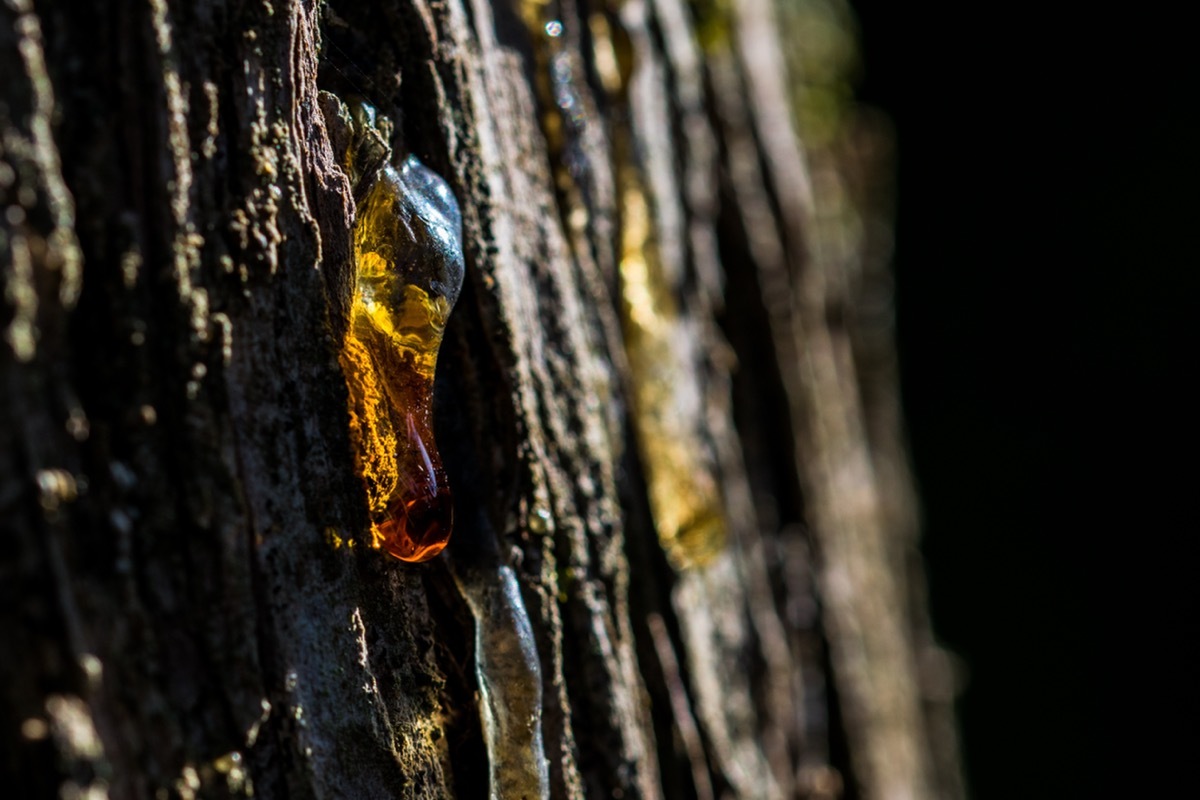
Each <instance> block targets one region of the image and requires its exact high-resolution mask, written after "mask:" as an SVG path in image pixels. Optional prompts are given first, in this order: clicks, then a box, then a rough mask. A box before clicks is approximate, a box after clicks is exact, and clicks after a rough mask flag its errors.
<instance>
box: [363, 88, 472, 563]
mask: <svg viewBox="0 0 1200 800" xmlns="http://www.w3.org/2000/svg"><path fill="white" fill-rule="evenodd" d="M356 111H357V120H356V122H357V123H358V124H359V125H363V126H365V127H364V128H362V129H360V130H356V131H355V137H356V139H358V140H360V141H361V140H362V139H364V138H365V137H367V136H368V135H369V136H371V137H373V140H374V142H375V145H376V146H377V144H378V141H379V135H378V132H377V131H376V130H375V129H374V110H373V109H371V108H370V107H369V106H365V104H364V105H362V106H361V108H359V109H356ZM365 151H366V148H364V147H362V146H352V147H351V148H350V150H349V152H348V156H347V159H348V163H347V168H348V170H349V172H350V174H351V175H352V176H353V177H355V178H356V184H358V185H356V187H355V195H356V196H360V195H361V197H362V199H361V200H360V201H359V202H358V207H357V220H356V221H355V225H354V261H355V289H354V297H353V301H352V304H351V310H350V324H349V327H348V330H347V332H346V339H345V341H344V343H343V346H342V352H341V362H342V370H343V371H344V372H345V374H346V385H347V387H348V388H349V390H350V422H351V436H352V439H353V440H354V445H355V460H356V463H357V466H358V470H359V474H360V475H361V476H362V478H363V482H364V484H365V485H366V490H367V501H368V509H369V511H370V515H371V528H372V533H373V536H374V544H375V546H376V547H379V548H381V549H383V550H386V551H387V552H388V553H389V554H391V555H393V556H395V557H396V558H399V559H401V560H403V561H425V560H427V559H430V558H433V557H434V556H436V555H437V554H438V553H440V552H441V551H442V549H443V548H444V547H445V546H446V542H447V541H448V540H449V538H450V533H451V530H452V528H453V518H454V512H453V501H452V498H451V496H450V489H449V487H448V486H447V485H446V473H445V470H444V469H443V468H442V460H441V456H440V455H438V451H437V445H436V444H435V442H434V438H433V378H434V369H435V368H436V366H437V357H438V349H439V347H440V346H441V343H442V334H443V332H444V330H445V327H446V319H447V317H448V316H449V314H450V309H451V308H452V307H453V306H454V302H455V300H457V299H458V293H459V290H460V289H461V287H462V280H463V256H462V243H461V229H462V219H461V217H460V215H459V211H458V205H457V203H456V202H455V200H454V195H453V194H452V193H451V192H450V187H449V186H448V185H447V184H446V182H445V181H443V180H442V179H441V178H440V177H439V176H438V175H437V174H435V173H434V172H432V171H431V170H430V169H428V168H427V167H425V165H423V164H422V163H421V162H420V161H419V160H417V158H416V157H415V156H409V157H408V158H407V159H405V161H404V163H403V164H402V165H401V166H400V168H399V169H397V168H396V167H393V166H391V165H390V164H386V162H385V165H384V166H383V167H382V169H380V170H378V172H377V173H376V174H374V175H372V174H368V173H369V170H364V169H361V164H356V163H355V156H356V154H359V153H363V152H365ZM372 152H375V151H374V150H373V151H372ZM372 180H373V183H371V184H370V185H369V187H364V186H363V184H365V183H367V182H370V181H372Z"/></svg>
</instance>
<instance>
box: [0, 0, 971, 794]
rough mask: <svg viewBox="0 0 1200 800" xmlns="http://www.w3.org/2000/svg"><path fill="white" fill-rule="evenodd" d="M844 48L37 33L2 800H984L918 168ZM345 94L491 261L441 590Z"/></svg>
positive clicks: (665, 0)
mask: <svg viewBox="0 0 1200 800" xmlns="http://www.w3.org/2000/svg"><path fill="white" fill-rule="evenodd" d="M830 8H834V9H836V10H837V11H838V14H843V13H844V12H845V9H844V8H843V7H842V6H840V5H832V6H831V5H826V4H817V3H808V2H801V3H797V4H794V5H789V6H784V5H781V6H779V7H775V6H772V5H771V3H770V2H769V0H733V2H731V3H729V4H722V3H713V4H708V3H702V2H695V3H693V4H691V5H688V4H686V3H685V2H684V0H623V2H618V1H617V0H611V2H591V3H587V2H582V0H579V1H577V0H556V1H555V2H551V3H549V4H545V3H540V2H537V0H527V2H526V3H525V4H519V3H491V2H488V0H438V1H437V2H427V0H382V2H378V3H373V4H370V5H369V6H368V5H367V4H356V3H350V2H330V3H326V4H318V3H314V2H303V1H302V0H277V1H276V2H261V3H249V2H247V3H243V2H219V1H216V0H207V1H206V2H197V3H173V4H172V3H168V2H167V1H166V0H151V2H149V3H146V4H134V3H122V2H117V3H104V2H100V3H93V4H84V5H83V6H82V7H79V8H75V7H74V6H73V5H71V4H66V3H62V2H55V1H54V0H6V2H5V3H4V4H3V6H2V8H0V14H3V20H2V22H0V66H2V70H0V83H2V84H3V86H2V91H3V98H2V100H0V136H2V140H0V207H2V208H3V209H4V216H3V219H0V270H2V271H0V276H2V282H3V288H4V293H3V301H2V305H0V328H2V329H3V332H4V337H3V338H4V341H3V345H2V346H0V390H2V395H0V531H2V535H0V544H2V546H3V550H4V556H3V559H2V560H0V587H2V591H3V592H4V602H3V603H2V604H0V686H2V687H3V688H0V739H2V741H3V743H4V747H3V752H4V754H5V755H4V759H3V761H2V762H0V764H2V766H0V773H2V774H3V775H4V778H5V785H8V786H15V787H18V792H19V794H20V796H28V797H42V796H47V797H48V796H52V795H55V794H58V795H60V796H64V797H68V796H78V797H101V796H108V797H114V798H125V797H130V798H142V797H145V798H150V797H155V798H157V797H176V796H178V797H184V798H187V797H196V796H203V797H226V796H230V797H232V796H250V795H251V794H253V795H254V796H257V797H260V798H282V797H364V798H367V797H370V798H374V797H388V796H391V797H464V798H466V797H480V796H485V795H490V796H492V797H503V798H509V797H538V796H550V797H555V798H567V797H578V798H582V797H588V798H592V797H644V798H683V797H697V798H716V797H723V798H783V797H810V798H825V797H839V796H842V797H862V798H888V800H890V799H891V798H925V797H938V798H958V797H961V796H962V795H963V789H962V786H961V781H960V779H959V777H958V765H957V755H956V751H955V737H954V726H953V718H952V712H951V703H952V700H953V676H952V673H953V669H952V666H951V664H950V662H949V661H948V659H947V657H946V656H945V655H944V654H943V653H942V651H940V650H939V649H938V648H937V647H936V645H935V644H934V643H933V640H932V638H931V634H930V629H929V623H928V620H927V618H926V615H925V610H924V600H923V595H922V593H921V592H922V586H923V579H922V577H921V573H920V559H919V556H918V554H917V550H916V532H917V529H918V521H917V512H916V506H915V502H914V500H913V495H912V490H911V481H910V479H909V477H908V474H907V467H906V463H907V462H906V458H905V451H904V444H903V439H902V436H901V426H900V421H899V413H898V403H897V399H896V387H895V377H894V358H893V354H892V349H891V339H890V320H889V319H888V316H887V309H888V307H889V302H890V295H889V292H888V286H887V269H886V267H887V259H888V247H889V246H890V245H889V242H890V229H889V227H888V225H889V223H888V220H889V219H890V217H889V212H888V209H887V202H888V194H887V192H888V189H887V182H886V175H887V174H888V171H889V169H890V163H889V160H888V159H889V155H888V150H887V148H888V146H889V145H888V142H889V141H890V139H889V138H888V135H887V131H886V126H885V125H882V124H879V123H878V122H877V121H875V122H874V123H873V120H875V118H874V117H871V116H870V115H869V114H866V113H865V112H862V111H860V110H858V109H856V108H855V107H854V106H853V104H852V103H848V102H843V103H842V104H841V105H840V106H839V109H840V111H839V114H840V116H839V117H838V123H837V124H836V125H833V126H832V127H828V126H826V127H821V125H819V124H817V123H814V122H812V118H811V116H809V117H806V116H805V115H804V114H803V113H802V112H803V110H804V108H805V107H806V106H805V103H806V102H807V100H806V98H807V99H808V100H811V98H812V97H813V96H814V93H818V92H819V91H821V90H822V87H823V86H825V84H823V83H822V82H821V81H822V78H821V74H820V73H819V70H818V71H816V72H813V70H812V69H811V66H812V65H811V64H808V65H807V66H806V65H805V64H802V63H794V59H793V60H789V51H787V50H785V49H784V48H782V47H781V45H780V42H781V36H788V37H790V38H789V41H791V42H793V44H794V45H795V46H796V47H799V48H801V50H803V48H805V47H809V48H810V49H811V50H812V51H814V52H818V53H819V42H817V41H816V40H814V39H812V38H811V37H810V38H808V39H806V38H805V36H806V35H807V34H806V33H805V31H806V30H808V28H806V25H807V24H809V23H811V22H813V20H814V19H816V18H817V16H819V15H820V14H827V15H828V14H829V13H830V12H829V10H828V9H830ZM806 14H807V16H806ZM797 15H798V16H797ZM814 15H817V16H814ZM834 18H836V19H842V18H841V17H839V16H837V15H834V17H828V19H826V18H825V17H822V18H821V19H825V20H826V21H828V20H829V19H834ZM555 26H557V27H555ZM804 52H808V51H804ZM814 63H817V62H814ZM805 69H808V70H809V72H807V73H806V72H805ZM814 76H815V77H814ZM843 77H844V76H843ZM842 79H843V78H842V77H838V78H837V80H842ZM351 96H360V97H362V98H365V100H366V101H367V102H369V103H371V104H372V105H374V106H375V107H376V108H377V109H378V110H379V112H380V113H381V114H384V115H386V116H387V117H388V118H390V120H391V121H392V122H393V123H394V127H395V136H394V140H393V141H392V142H390V144H391V145H392V147H393V148H394V150H395V152H396V154H397V155H401V154H408V153H412V154H415V155H417V156H419V157H420V158H421V160H422V161H424V163H425V164H427V165H428V166H429V167H431V168H432V169H433V170H434V171H436V172H437V173H439V174H440V175H442V176H443V177H444V178H445V179H446V180H447V181H448V182H449V184H450V186H451V187H452V189H453V191H454V194H455V196H456V197H457V199H458V201H459V204H460V206H461V209H462V213H463V249H464V253H465V258H466V265H467V277H466V283H465V286H464V288H463V291H462V295H461V297H460V299H459V301H458V306H457V308H456V310H455V311H454V313H453V314H452V316H451V317H450V322H449V325H448V327H447V330H446V340H445V342H444V344H443V346H442V350H441V354H440V357H439V362H438V363H439V368H438V376H437V383H436V389H435V422H436V430H437V439H438V443H439V444H440V449H441V453H442V456H443V458H444V460H445V463H446V469H447V472H448V474H449V477H450V483H451V487H452V490H453V494H454V499H455V519H456V523H455V533H454V536H453V538H452V540H451V543H450V546H449V548H448V549H447V550H446V552H445V554H444V555H443V556H440V557H439V558H437V559H435V560H433V561H430V562H427V563H424V564H404V563H400V562H398V561H394V560H391V559H390V558H388V557H386V556H385V555H384V554H383V553H382V552H381V551H379V550H376V549H373V548H372V547H370V546H369V545H370V535H369V528H370V525H369V520H368V516H367V508H366V504H365V495H364V491H363V488H362V483H361V481H360V480H359V478H358V477H357V475H356V474H355V463H354V459H353V456H352V452H353V446H352V439H351V433H350V425H349V416H348V412H347V391H346V382H345V378H344V376H343V373H342V371H341V369H342V368H341V367H340V366H339V361H338V352H339V349H340V347H341V343H342V339H343V336H344V334H345V331H346V325H347V313H348V308H349V302H350V300H349V298H350V292H351V287H352V283H353V274H354V258H353V254H352V248H351V242H352V230H353V224H354V220H355V200H354V196H353V193H352V191H351V184H350V181H349V179H348V177H347V175H346V173H345V169H344V166H345V163H344V159H343V157H342V155H341V154H342V153H343V152H344V138H343V136H344V131H340V130H338V124H337V122H336V118H337V116H336V109H337V105H338V102H339V98H340V99H341V100H347V99H349V98H350V97H351ZM825 121H826V122H828V119H825ZM806 126H807V127H806ZM639 209H644V210H645V212H644V214H643V215H642V216H639ZM643 217H644V219H643ZM641 222H645V223H646V224H644V225H640V223H641ZM639 225H640V227H639ZM637 276H641V277H637ZM639 280H642V281H644V285H643V284H641V283H638V281H639ZM639 287H640V288H643V289H645V294H646V296H647V297H650V300H648V301H646V302H647V303H648V305H646V306H645V307H642V306H639V305H638V303H639V302H641V301H639V300H638V298H639V297H642V295H639V294H637V292H638V291H639ZM640 313H644V314H648V315H649V316H650V321H649V324H648V325H645V324H643V323H644V322H645V320H644V319H643V317H641V316H639V314H640ZM664 398H665V399H664ZM667 452H670V453H681V454H683V455H682V456H679V457H680V458H684V459H685V461H684V462H683V466H682V467H680V466H679V463H678V462H677V459H675V457H674V456H671V457H670V458H668V457H667V456H666V455H664V453H667ZM672 459H675V460H672ZM664 487H665V488H664ZM710 489H711V491H710ZM688 498H692V499H688ZM695 498H699V499H695ZM706 498H707V499H706ZM709 501H711V503H710V505H712V506H713V507H714V508H716V509H717V511H716V514H715V516H714V520H715V521H712V522H711V523H710V524H708V525H707V526H706V527H705V526H701V527H694V528H692V529H689V530H690V531H691V532H690V533H687V535H686V536H685V535H684V534H683V533H681V534H680V535H679V536H678V537H675V538H673V537H674V534H673V533H672V531H673V530H674V529H673V528H672V529H671V530H668V529H667V528H668V526H667V525H666V523H665V522H664V520H665V519H666V518H667V515H668V512H669V511H670V505H671V504H673V503H675V504H682V505H683V506H685V509H684V510H685V511H688V512H697V511H698V509H700V510H702V509H703V508H707V506H706V505H705V504H706V503H709ZM680 530H683V529H682V528H681V529H680ZM696 531H699V533H697V532H696ZM722 532H723V533H722ZM688 536H690V537H691V538H688ZM709 551H713V552H709ZM714 553H715V554H714Z"/></svg>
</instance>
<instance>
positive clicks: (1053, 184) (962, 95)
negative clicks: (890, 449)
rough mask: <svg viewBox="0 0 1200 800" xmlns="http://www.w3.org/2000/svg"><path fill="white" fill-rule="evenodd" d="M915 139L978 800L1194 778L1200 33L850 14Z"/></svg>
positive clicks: (1141, 11)
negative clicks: (1197, 36) (1199, 43)
mask: <svg viewBox="0 0 1200 800" xmlns="http://www.w3.org/2000/svg"><path fill="white" fill-rule="evenodd" d="M854 6H855V7H856V10H857V13H858V15H859V22H860V25H861V44H862V51H863V59H864V71H863V75H862V79H861V81H860V83H859V97H860V99H861V100H862V101H864V102H866V103H869V104H871V105H874V106H877V107H879V108H882V109H884V110H885V111H887V112H888V113H889V114H890V115H891V117H892V118H893V120H894V121H895V124H896V128H897V131H898V140H899V141H898V152H899V166H898V170H899V174H898V186H899V190H898V191H899V211H898V220H897V251H896V260H895V269H896V280H897V314H898V322H897V324H898V336H899V345H900V353H901V368H902V381H903V397H904V404H905V411H906V415H907V418H908V423H909V434H910V437H911V444H912V451H913V459H914V463H915V468H916V473H917V479H918V481H919V484H920V488H921V495H922V502H923V505H924V516H925V529H924V530H925V538H924V550H925V553H926V557H927V563H928V569H929V579H930V590H931V602H932V606H933V615H934V624H935V627H936V629H937V631H938V633H939V635H940V636H941V638H942V639H943V640H944V642H945V643H946V644H947V645H948V646H950V647H951V648H952V649H954V650H955V651H956V652H957V653H958V654H959V655H960V656H961V657H962V658H963V660H964V661H965V664H966V667H967V671H968V683H967V688H966V691H965V692H964V694H963V695H962V698H961V701H960V703H959V713H960V722H961V728H962V734H963V744H964V748H965V755H966V762H967V769H968V780H969V782H970V786H971V789H972V796H973V797H974V798H976V800H987V798H1014V797H1021V798H1025V797H1079V798H1090V797H1113V796H1130V797H1151V796H1155V793H1156V792H1160V791H1166V790H1171V789H1181V788H1183V787H1185V786H1189V785H1190V786H1192V787H1193V790H1194V786H1195V783H1196V780H1195V778H1194V776H1193V775H1192V772H1193V769H1192V768H1193V767H1194V765H1195V764H1196V761H1197V758H1200V740H1198V737H1197V730H1200V723H1198V722H1197V721H1196V712H1197V702H1196V700H1197V688H1196V686H1197V683H1200V671H1198V670H1196V668H1195V661H1194V659H1192V658H1191V657H1190V656H1189V655H1188V652H1187V651H1188V650H1190V649H1192V648H1193V647H1200V636H1198V635H1197V634H1198V633H1200V629H1198V625H1197V615H1196V613H1195V612H1196V603H1195V595H1196V591H1195V586H1196V584H1197V580H1198V579H1197V569H1198V567H1197V561H1196V559H1194V558H1193V557H1191V552H1190V551H1191V549H1192V548H1191V547H1190V546H1189V543H1190V540H1192V539H1194V538H1195V537H1196V535H1197V534H1198V533H1200V525H1198V524H1197V521H1196V514H1195V512H1194V511H1193V506H1195V504H1196V501H1197V498H1200V493H1198V492H1197V491H1196V489H1195V488H1194V484H1195V479H1196V477H1197V476H1198V475H1200V468H1198V467H1197V453H1196V449H1195V439H1194V436H1192V433H1193V427H1194V426H1193V425H1192V424H1191V419H1194V418H1195V416H1196V413H1197V406H1196V405H1195V402H1194V401H1195V394H1194V392H1192V391H1191V390H1189V389H1188V387H1187V383H1188V382H1189V381H1190V379H1192V378H1193V373H1195V372H1196V367H1197V364H1198V361H1200V360H1198V359H1197V357H1196V351H1195V348H1194V347H1193V342H1194V341H1195V339H1194V337H1193V336H1192V335H1191V334H1192V331H1193V329H1194V327H1195V323H1196V319H1197V315H1196V312H1195V304H1196V298H1197V290H1198V288H1200V287H1198V285H1197V284H1198V281H1197V276H1196V273H1197V269H1198V268H1200V257H1198V256H1197V252H1198V248H1200V224H1198V223H1197V211H1198V210H1200V208H1198V203H1197V191H1198V188H1200V158H1198V156H1197V151H1198V149H1200V122H1198V115H1197V103H1198V102H1200V81H1198V80H1197V77H1198V74H1197V72H1198V71H1197V69H1196V63H1197V59H1198V57H1197V56H1196V53H1197V52H1198V48H1197V47H1196V45H1195V43H1194V41H1193V42H1189V41H1188V38H1189V36H1191V37H1192V38H1193V39H1194V35H1192V34H1189V31H1190V30H1192V28H1191V27H1190V26H1188V25H1185V24H1184V21H1183V20H1182V19H1181V18H1178V16H1179V15H1176V17H1177V18H1170V17H1169V16H1166V15H1163V14H1162V13H1161V12H1159V11H1154V10H1152V9H1149V8H1144V7H1142V6H1138V7H1136V8H1134V7H1124V14H1123V15H1122V16H1103V15H1101V14H1100V13H1098V11H1097V9H1099V8H1100V6H1094V7H1093V11H1092V13H1091V14H1084V13H1077V14H1076V13H1067V12H1062V11H1059V12H1053V14H1056V15H1057V16H1053V15H1052V16H1048V15H1047V12H1046V11H1045V10H1043V9H1040V8H1038V7H1037V6H1026V7H1024V10H1023V11H1018V10H1017V9H1015V8H1013V7H1009V6H996V5H991V6H988V7H986V8H975V7H971V6H969V5H968V6H966V7H964V6H961V5H959V6H956V7H950V6H948V5H947V6H944V7H942V6H935V5H925V6H923V7H914V6H913V4H900V3H895V2H888V0H858V1H857V2H855V3H854Z"/></svg>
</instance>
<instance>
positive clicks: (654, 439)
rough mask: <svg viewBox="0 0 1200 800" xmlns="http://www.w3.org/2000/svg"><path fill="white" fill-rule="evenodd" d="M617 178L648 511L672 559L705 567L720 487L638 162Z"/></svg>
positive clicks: (719, 535)
mask: <svg viewBox="0 0 1200 800" xmlns="http://www.w3.org/2000/svg"><path fill="white" fill-rule="evenodd" d="M620 177H621V184H622V186H621V267H620V269H621V295H622V304H621V311H622V322H623V326H624V330H625V344H626V349H627V351H628V357H629V366H630V372H631V373H632V378H633V384H634V424H635V426H636V428H637V433H638V448H639V452H640V453H641V456H642V462H643V464H644V467H645V471H646V481H647V485H648V489H649V496H650V507H651V513H652V514H653V516H654V526H655V529H656V530H657V532H658V538H659V542H660V543H661V544H662V547H663V549H664V550H665V551H666V553H667V557H668V558H669V559H670V561H671V563H672V565H673V566H674V567H675V568H676V569H686V568H689V567H696V566H703V565H704V564H706V563H707V562H709V561H711V560H712V558H713V557H714V556H715V555H716V554H717V553H719V552H720V551H721V550H722V548H724V546H725V540H726V528H725V520H724V515H723V513H722V503H721V497H720V491H719V489H718V487H717V483H716V480H715V478H714V477H713V473H712V469H711V467H710V466H709V465H708V464H706V463H705V459H704V458H703V453H704V444H703V442H702V441H701V439H700V435H699V432H698V431H696V430H695V429H694V428H693V427H692V426H693V425H694V424H695V423H696V420H695V416H696V415H695V412H694V411H693V412H691V413H689V412H688V410H687V408H686V405H687V401H686V399H685V398H683V397H681V395H680V388H679V387H681V386H685V385H687V380H688V378H687V376H686V371H687V370H689V369H691V365H690V364H687V363H684V360H683V359H682V358H681V356H680V354H679V353H678V352H677V351H676V349H675V346H674V344H673V341H674V337H678V336H684V335H686V333H685V332H683V331H682V330H681V329H680V325H681V323H680V319H679V309H678V305H677V303H676V301H675V298H674V295H673V294H672V293H671V290H670V287H669V286H668V285H667V282H666V279H665V276H664V275H663V270H662V266H661V264H660V263H659V256H658V247H657V245H656V243H655V242H654V239H653V235H652V230H651V218H650V209H649V207H648V205H647V203H646V194H645V191H644V190H643V188H642V185H641V180H640V177H639V176H638V174H637V172H636V170H635V169H634V168H633V167H630V166H626V167H625V168H623V169H622V170H621V176H620ZM701 402H702V400H701Z"/></svg>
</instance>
